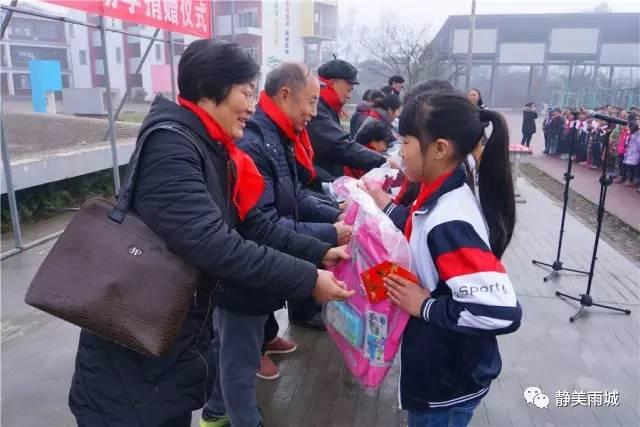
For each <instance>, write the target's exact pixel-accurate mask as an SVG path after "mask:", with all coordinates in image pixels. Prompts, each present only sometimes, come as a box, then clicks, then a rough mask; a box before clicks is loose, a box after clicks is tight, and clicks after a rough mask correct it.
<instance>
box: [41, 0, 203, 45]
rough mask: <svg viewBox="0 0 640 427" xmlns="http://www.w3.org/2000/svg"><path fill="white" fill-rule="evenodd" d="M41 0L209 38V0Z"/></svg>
mask: <svg viewBox="0 0 640 427" xmlns="http://www.w3.org/2000/svg"><path fill="white" fill-rule="evenodd" d="M45 1H46V2H47V3H53V4H57V5H59V6H64V7H68V8H71V9H78V10H83V11H85V12H89V13H94V14H97V15H101V16H108V17H111V18H117V19H122V20H124V21H131V22H135V23H138V24H142V25H148V26H150V27H155V28H162V29H164V30H168V31H175V32H178V33H186V34H192V35H194V36H198V37H202V38H211V2H210V1H207V0H93V1H92V0H45Z"/></svg>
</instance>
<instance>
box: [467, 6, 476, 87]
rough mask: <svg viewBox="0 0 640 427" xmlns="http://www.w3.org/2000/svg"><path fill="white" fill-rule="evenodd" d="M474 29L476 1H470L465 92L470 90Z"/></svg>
mask: <svg viewBox="0 0 640 427" xmlns="http://www.w3.org/2000/svg"><path fill="white" fill-rule="evenodd" d="M475 27H476V0H471V19H470V22H469V46H468V48H467V78H466V82H465V90H466V91H467V92H468V91H469V90H470V89H471V67H472V66H473V32H474V31H475Z"/></svg>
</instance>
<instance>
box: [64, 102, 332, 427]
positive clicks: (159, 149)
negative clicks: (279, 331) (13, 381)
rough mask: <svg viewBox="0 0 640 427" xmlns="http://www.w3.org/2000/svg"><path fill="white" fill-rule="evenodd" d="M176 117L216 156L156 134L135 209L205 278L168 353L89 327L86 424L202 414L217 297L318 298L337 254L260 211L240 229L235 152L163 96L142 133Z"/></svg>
mask: <svg viewBox="0 0 640 427" xmlns="http://www.w3.org/2000/svg"><path fill="white" fill-rule="evenodd" d="M167 120H171V121H174V122H178V123H180V124H181V125H183V126H185V127H186V128H188V129H191V130H192V131H193V133H194V135H196V137H197V138H198V144H200V146H201V150H202V152H204V153H205V157H206V158H204V159H203V158H202V157H201V155H200V154H199V153H198V150H197V149H196V148H195V147H194V146H193V145H192V144H191V143H190V142H189V141H188V140H186V139H185V138H184V137H182V136H180V135H177V134H175V133H173V132H170V131H167V130H158V131H156V132H154V133H152V134H151V135H150V136H149V139H148V140H147V142H146V145H145V148H144V149H143V152H142V154H141V160H140V166H139V174H138V178H137V180H136V190H135V192H134V199H133V209H134V210H135V211H136V212H137V213H138V215H139V216H140V217H141V218H142V220H143V221H144V222H145V223H146V224H147V225H148V226H149V228H151V229H152V230H153V231H154V232H155V233H156V234H157V235H158V236H160V237H161V238H162V239H163V240H164V241H165V242H166V243H167V245H168V247H169V248H170V249H171V250H172V251H174V252H175V253H176V254H178V255H180V256H181V257H183V258H184V259H185V260H187V261H188V262H189V263H191V264H192V265H194V266H195V267H197V268H198V269H199V270H200V271H201V275H202V280H201V283H200V284H199V286H198V290H197V292H196V294H195V295H194V301H193V303H192V306H191V308H190V310H189V313H188V315H187V318H186V320H185V321H184V323H183V324H182V329H181V331H180V333H179V336H178V338H177V339H176V341H175V342H174V344H173V346H172V347H171V349H170V350H169V352H167V354H165V355H163V356H161V357H158V358H150V357H146V356H142V355H140V354H138V353H136V352H134V351H132V350H129V349H126V348H124V347H121V346H119V345H117V344H114V343H111V342H109V341H107V340H105V339H103V338H101V337H98V336H96V335H93V334H91V333H90V332H87V331H82V333H81V334H80V342H79V345H78V353H77V356H76V370H75V373H74V375H73V380H72V384H71V391H70V394H69V406H70V408H71V411H72V412H73V414H74V415H75V416H76V419H77V421H78V424H79V425H80V426H123V427H124V426H127V427H129V426H132V427H133V426H157V425H159V424H162V423H164V422H166V421H167V420H171V419H172V418H175V417H177V416H180V415H182V414H184V413H185V412H190V411H194V410H197V409H199V408H201V407H202V406H203V405H204V403H205V402H206V400H207V398H208V393H209V391H210V390H211V384H210V379H211V375H212V374H213V373H214V369H213V367H212V366H208V363H207V349H208V346H209V343H210V340H211V319H210V311H211V301H212V299H213V300H215V301H216V302H218V301H219V300H220V299H222V298H223V297H224V298H226V300H227V301H229V300H233V298H234V295H237V297H236V298H237V299H242V298H243V296H244V295H259V296H260V297H259V299H257V300H251V299H249V298H247V297H244V301H245V304H247V305H255V306H259V305H260V304H262V303H266V302H265V301H266V300H268V299H269V298H267V297H270V298H271V299H274V300H276V301H278V300H280V299H285V298H292V297H301V298H304V297H309V296H310V294H311V290H312V288H313V286H314V284H315V281H316V279H317V270H316V267H315V266H314V264H317V263H319V262H320V260H321V258H322V257H323V256H324V254H325V253H326V251H327V250H328V248H329V245H327V244H324V243H321V242H319V241H318V240H316V239H313V238H311V237H307V236H303V235H297V234H295V233H294V232H292V231H289V230H285V229H283V228H281V227H279V226H277V225H276V224H273V223H271V222H270V221H268V220H267V219H266V218H265V216H264V215H263V214H262V213H261V212H260V211H259V210H258V209H254V210H253V211H252V212H251V213H250V214H249V215H248V216H247V218H246V219H245V221H244V222H243V223H239V221H238V217H237V213H236V211H235V209H234V207H233V206H234V205H233V203H230V202H229V188H230V187H231V185H232V183H230V182H229V181H228V171H229V170H230V171H232V170H233V169H232V168H230V165H231V164H230V163H229V161H228V156H227V153H226V151H225V150H224V149H223V148H222V147H221V146H220V145H219V144H218V143H217V142H215V141H212V140H211V139H209V137H208V135H207V133H206V131H205V129H204V127H203V125H202V123H201V122H200V121H199V120H198V118H197V117H196V116H195V115H194V114H193V113H191V112H190V111H188V110H186V109H184V108H182V107H179V106H178V105H176V104H174V103H173V102H171V101H168V100H166V99H165V98H162V97H158V98H156V100H155V101H154V103H153V105H152V106H151V110H150V112H149V114H148V116H147V117H146V119H145V121H144V123H143V124H142V127H141V129H140V133H142V132H144V131H145V130H146V129H148V128H149V127H150V126H152V125H153V124H155V123H157V122H160V121H167ZM245 239H247V240H245ZM261 244H265V245H269V246H272V247H274V248H276V249H278V250H282V251H283V252H287V253H295V254H296V255H298V256H300V257H302V258H305V259H308V260H311V261H312V262H313V263H314V264H312V263H310V262H307V261H303V260H300V259H297V258H294V257H293V256H290V255H285V254H283V253H280V252H278V251H277V250H274V249H272V248H269V247H266V246H260V245H261ZM215 284H219V285H218V286H217V290H216V291H215V292H214V291H213V289H214V287H215ZM149 297H150V298H151V297H152V296H151V295H150V296H149ZM264 311H266V312H268V311H269V310H264Z"/></svg>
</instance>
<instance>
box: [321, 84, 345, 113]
mask: <svg viewBox="0 0 640 427" xmlns="http://www.w3.org/2000/svg"><path fill="white" fill-rule="evenodd" d="M318 80H320V81H321V82H322V83H324V87H321V88H320V98H322V100H323V101H324V102H326V103H327V104H329V107H330V108H331V109H332V110H333V111H335V112H336V113H338V115H339V116H343V115H344V112H343V111H342V107H344V102H342V100H341V99H340V95H338V92H336V90H335V89H334V88H333V86H331V82H330V81H329V80H327V79H325V78H324V77H318Z"/></svg>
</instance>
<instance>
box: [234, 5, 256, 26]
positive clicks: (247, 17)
mask: <svg viewBox="0 0 640 427" xmlns="http://www.w3.org/2000/svg"><path fill="white" fill-rule="evenodd" d="M236 22H237V25H238V27H239V28H247V27H253V28H259V27H260V25H258V11H257V10H256V9H250V10H243V11H242V12H238V14H237V20H236Z"/></svg>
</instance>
